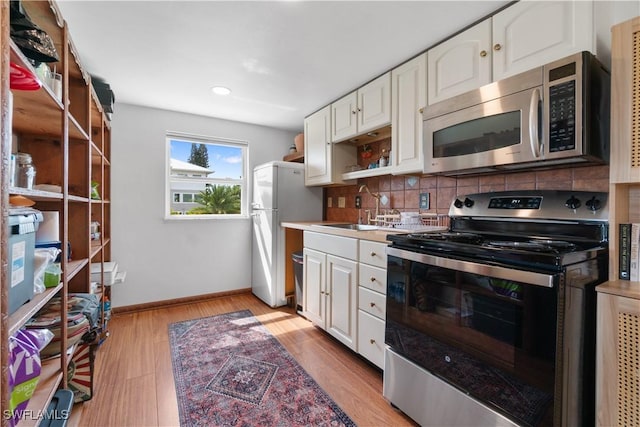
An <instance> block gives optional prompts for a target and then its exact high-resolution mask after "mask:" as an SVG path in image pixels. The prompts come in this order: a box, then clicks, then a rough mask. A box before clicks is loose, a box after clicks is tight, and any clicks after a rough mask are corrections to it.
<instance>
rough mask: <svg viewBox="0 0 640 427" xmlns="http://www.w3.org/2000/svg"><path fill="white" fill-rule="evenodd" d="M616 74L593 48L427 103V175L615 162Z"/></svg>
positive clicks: (424, 134) (424, 124) (425, 126)
mask: <svg viewBox="0 0 640 427" xmlns="http://www.w3.org/2000/svg"><path fill="white" fill-rule="evenodd" d="M610 81H611V79H610V75H609V72H608V71H607V70H606V69H605V68H604V67H603V66H602V64H600V62H599V61H598V60H597V59H596V58H595V57H594V56H593V54H591V53H589V52H580V53H577V54H575V55H571V56H568V57H566V58H563V59H561V60H557V61H554V62H551V63H549V64H547V65H544V66H542V67H538V68H535V69H533V70H530V71H527V72H524V73H521V74H518V75H515V76H512V77H508V78H505V79H504V80H500V81H497V82H494V83H491V84H488V85H485V86H482V87H480V88H478V89H475V90H473V91H470V92H466V93H464V94H461V95H458V96H455V97H453V98H450V99H446V100H444V101H441V102H439V103H436V104H433V105H430V106H428V107H427V108H425V110H424V113H423V117H424V122H423V130H424V133H423V138H424V141H423V143H424V158H425V162H424V173H427V174H441V175H449V176H456V175H466V174H479V173H487V172H496V171H500V170H502V171H506V170H516V169H527V168H536V167H542V166H554V165H562V164H570V163H583V164H598V163H607V162H608V161H609V120H610V119H609V110H610Z"/></svg>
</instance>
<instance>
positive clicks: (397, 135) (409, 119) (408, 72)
mask: <svg viewBox="0 0 640 427" xmlns="http://www.w3.org/2000/svg"><path fill="white" fill-rule="evenodd" d="M426 87H427V54H426V53H423V54H422V55H420V56H418V57H416V58H414V59H412V60H410V61H408V62H406V63H404V64H402V65H400V66H399V67H397V68H395V69H394V70H392V71H391V94H392V96H391V112H392V114H391V117H392V119H391V152H392V153H393V154H392V163H391V167H392V171H393V173H394V174H400V173H412V172H422V167H423V165H422V163H423V153H422V113H421V109H422V108H423V107H424V106H425V104H426V100H427V89H426Z"/></svg>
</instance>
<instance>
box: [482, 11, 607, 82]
mask: <svg viewBox="0 0 640 427" xmlns="http://www.w3.org/2000/svg"><path fill="white" fill-rule="evenodd" d="M593 29H594V25H593V3H592V2H591V1H521V2H518V3H516V4H514V5H513V6H510V7H508V8H506V9H504V10H503V11H502V12H500V13H497V14H496V15H494V16H493V80H494V81H495V80H500V79H502V78H504V77H507V76H512V75H514V74H517V73H520V72H523V71H526V70H529V69H531V68H534V67H537V66H539V65H543V64H546V63H547V62H551V61H555V60H557V59H560V58H563V57H565V56H568V55H571V54H573V53H576V52H580V51H582V50H588V51H591V52H595V50H594V40H593V38H594V37H593V31H594V30H593Z"/></svg>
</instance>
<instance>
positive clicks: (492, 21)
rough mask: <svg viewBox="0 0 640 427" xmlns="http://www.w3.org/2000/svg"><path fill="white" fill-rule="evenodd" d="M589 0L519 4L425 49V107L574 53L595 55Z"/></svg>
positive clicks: (524, 2) (523, 0)
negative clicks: (584, 51) (426, 94)
mask: <svg viewBox="0 0 640 427" xmlns="http://www.w3.org/2000/svg"><path fill="white" fill-rule="evenodd" d="M594 28H595V26H594V22H593V2H591V1H528V0H522V1H520V2H518V3H515V4H514V5H512V6H509V7H508V8H506V9H504V10H502V11H500V12H498V13H497V14H495V15H494V16H493V17H491V18H487V19H486V20H484V21H482V22H480V23H479V24H476V25H475V26H473V27H471V28H469V29H468V30H465V31H463V32H462V33H460V34H458V35H456V36H454V37H452V38H451V39H449V40H446V41H444V42H442V43H440V44H439V45H437V46H435V47H433V48H431V49H429V51H428V53H427V55H428V75H429V81H428V82H429V83H428V95H429V96H428V102H429V105H431V104H434V103H436V102H439V101H442V100H444V99H447V98H451V97H452V96H455V95H459V94H461V93H464V92H467V91H470V90H473V89H476V88H479V87H480V86H483V85H485V84H488V83H491V82H493V81H498V80H500V79H503V78H505V77H509V76H512V75H515V74H518V73H521V72H523V71H527V70H530V69H532V68H535V67H538V66H541V65H544V64H546V63H548V62H552V61H555V60H557V59H560V58H564V57H565V56H568V55H571V54H573V53H576V52H580V51H583V50H587V51H590V52H595V42H594V40H595V37H594V31H595V30H594Z"/></svg>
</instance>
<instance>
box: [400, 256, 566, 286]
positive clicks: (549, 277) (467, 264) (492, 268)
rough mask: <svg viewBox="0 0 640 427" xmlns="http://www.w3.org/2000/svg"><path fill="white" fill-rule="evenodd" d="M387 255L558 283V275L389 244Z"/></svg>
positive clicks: (533, 281) (534, 281)
mask: <svg viewBox="0 0 640 427" xmlns="http://www.w3.org/2000/svg"><path fill="white" fill-rule="evenodd" d="M387 255H391V256H394V257H398V258H401V259H406V260H409V261H415V262H419V263H421V264H427V265H433V266H435V267H442V268H448V269H451V270H457V271H463V272H465V273H473V274H479V275H481V276H490V277H495V278H496V279H504V280H512V281H514V282H520V283H525V284H528V285H536V286H543V287H546V288H553V287H554V286H555V283H556V278H557V276H556V275H553V274H543V273H535V272H533V271H523V270H517V269H515V268H508V267H500V266H496V265H489V264H480V263H477V262H471V261H462V260H458V259H450V258H444V257H440V256H434V255H429V254H423V253H419V252H412V251H407V250H404V249H398V248H393V247H390V246H387Z"/></svg>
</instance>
